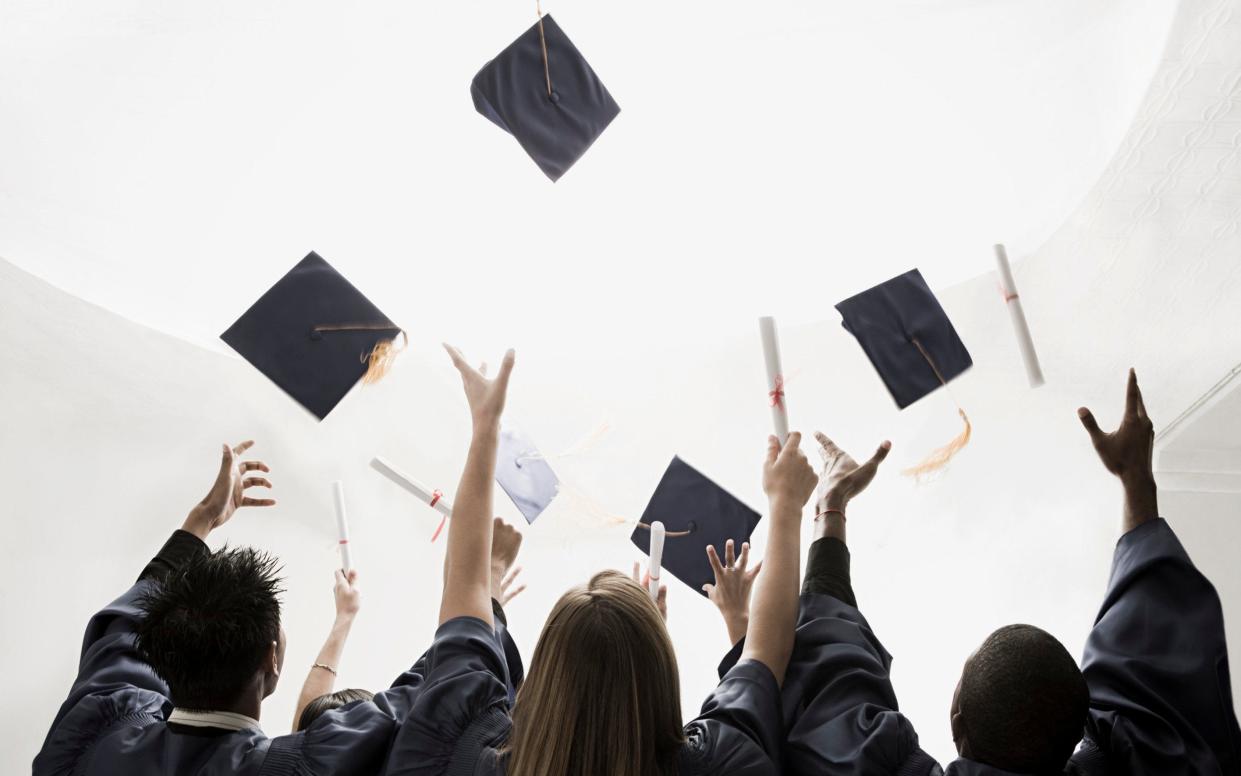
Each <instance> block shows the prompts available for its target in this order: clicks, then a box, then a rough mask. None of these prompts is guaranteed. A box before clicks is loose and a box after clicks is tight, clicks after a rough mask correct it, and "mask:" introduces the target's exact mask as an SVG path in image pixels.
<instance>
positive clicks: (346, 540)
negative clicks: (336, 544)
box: [340, 539, 349, 544]
mask: <svg viewBox="0 0 1241 776" xmlns="http://www.w3.org/2000/svg"><path fill="white" fill-rule="evenodd" d="M340 543H341V544H348V543H349V540H348V539H341V540H340Z"/></svg>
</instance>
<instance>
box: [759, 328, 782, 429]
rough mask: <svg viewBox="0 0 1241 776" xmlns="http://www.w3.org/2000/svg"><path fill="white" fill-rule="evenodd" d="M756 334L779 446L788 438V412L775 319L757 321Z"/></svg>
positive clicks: (772, 420)
mask: <svg viewBox="0 0 1241 776" xmlns="http://www.w3.org/2000/svg"><path fill="white" fill-rule="evenodd" d="M758 333H759V336H761V337H762V339H763V360H764V361H766V362H767V386H768V389H767V390H768V394H767V396H768V399H769V402H768V403H769V404H771V422H772V423H773V424H774V425H775V428H776V436H777V437H778V438H779V439H780V444H784V442H785V440H787V439H788V438H789V410H788V402H787V401H785V396H784V370H783V369H781V368H780V340H779V338H778V337H777V336H776V319H775V318H772V317H770V316H765V317H762V318H759V319H758Z"/></svg>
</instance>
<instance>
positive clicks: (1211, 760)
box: [721, 371, 1241, 776]
mask: <svg viewBox="0 0 1241 776" xmlns="http://www.w3.org/2000/svg"><path fill="white" fill-rule="evenodd" d="M1079 416H1080V417H1081V420H1082V423H1083V425H1085V427H1086V429H1087V431H1088V432H1089V434H1090V438H1091V441H1092V442H1093V444H1094V447H1095V449H1096V450H1097V451H1098V454H1099V457H1100V459H1101V460H1102V461H1103V463H1104V465H1105V466H1106V467H1107V469H1108V470H1109V471H1111V472H1112V473H1113V474H1115V475H1116V476H1117V477H1119V478H1120V480H1121V483H1122V484H1123V485H1124V491H1125V502H1124V503H1125V508H1124V522H1123V534H1122V536H1121V538H1120V541H1119V543H1118V544H1117V548H1116V552H1115V555H1114V557H1113V563H1112V576H1111V580H1110V582H1109V585H1108V590H1107V594H1106V595H1105V597H1104V602H1103V606H1102V608H1101V610H1100V613H1099V616H1098V618H1097V620H1096V622H1095V626H1094V628H1093V630H1092V631H1091V634H1090V636H1089V638H1088V640H1087V642H1086V649H1085V654H1084V657H1083V660H1082V668H1081V669H1080V670H1079V669H1078V667H1077V665H1076V663H1075V662H1074V661H1073V658H1072V656H1071V655H1070V654H1069V652H1068V651H1067V650H1066V649H1065V648H1064V646H1063V645H1061V644H1060V643H1059V642H1058V641H1057V640H1056V639H1055V638H1054V637H1052V636H1051V635H1050V634H1048V633H1046V632H1045V631H1042V630H1041V629H1039V628H1036V627H1034V626H1031V625H1009V626H1005V627H1003V628H1000V629H999V630H997V631H996V632H995V633H993V634H991V635H990V636H989V637H988V638H987V639H986V640H985V641H984V643H983V644H982V646H980V647H979V649H978V650H977V651H976V652H975V653H974V654H973V655H971V656H970V658H969V659H968V660H967V661H966V664H965V667H964V670H963V671H962V675H961V679H960V682H959V684H958V687H957V690H956V692H955V693H954V697H953V699H952V704H951V713H950V724H951V726H952V732H953V739H954V741H955V742H956V745H957V750H958V753H959V755H960V757H959V758H958V759H957V760H955V761H954V762H952V763H950V764H949V766H948V768H947V769H946V770H944V769H941V767H940V766H939V764H937V763H936V762H935V761H934V760H933V759H931V758H930V756H928V755H927V754H926V753H925V752H924V751H922V749H921V748H920V747H919V746H918V738H917V734H916V732H915V731H914V729H913V726H912V725H911V723H910V722H909V720H908V719H906V718H905V717H904V716H903V715H902V714H901V713H900V711H899V706H898V704H897V700H896V694H895V692H894V690H893V688H892V685H891V681H890V677H889V669H890V665H891V659H892V658H891V656H890V655H889V654H888V653H887V651H886V650H884V649H883V647H882V645H881V644H880V642H879V640H878V638H877V637H876V636H875V634H874V633H873V632H872V631H871V629H870V626H869V625H868V624H867V622H866V620H865V618H864V617H863V616H862V615H861V613H860V612H859V611H858V609H857V606H856V599H855V598H854V595H853V591H852V587H851V584H850V582H849V554H848V549H847V548H846V547H845V544H844V540H845V525H846V522H845V519H846V513H847V511H848V505H849V502H850V500H851V499H852V497H854V496H856V495H857V493H859V492H861V490H862V489H863V488H865V486H866V485H867V484H868V483H869V482H870V480H871V478H873V476H874V469H875V467H877V465H878V462H879V461H882V460H883V457H884V456H886V446H885V447H881V448H880V451H879V452H877V453H876V455H875V457H873V458H872V459H871V460H870V461H869V462H868V463H867V464H865V465H863V466H860V467H859V466H858V465H857V464H856V463H855V462H854V461H853V459H852V458H850V457H849V456H848V455H847V454H845V453H844V452H843V451H841V450H840V449H839V448H837V447H836V446H835V445H834V444H832V443H831V440H828V439H827V438H826V437H822V436H820V439H819V441H820V443H821V444H822V445H823V449H824V456H825V459H826V460H827V461H828V463H827V464H826V470H825V472H824V475H823V491H822V492H823V495H822V497H821V498H820V499H819V500H818V502H817V507H816V512H817V514H816V520H815V526H816V536H817V537H821V538H818V539H817V540H816V541H815V543H814V545H812V547H811V559H810V562H809V563H808V564H807V573H806V584H805V586H804V588H803V595H802V603H801V611H800V615H799V620H798V628H797V640H796V647H795V649H794V652H793V657H792V659H791V660H790V662H789V668H788V674H787V678H786V681H785V687H784V703H783V705H784V714H785V721H786V723H787V725H788V734H787V742H786V745H785V772H786V773H789V774H857V773H865V774H899V775H900V776H912V775H914V774H917V775H919V776H921V775H923V774H925V775H926V776H938V775H939V774H941V773H946V774H948V776H1043V775H1044V774H1080V775H1083V776H1105V775H1106V776H1111V775H1112V774H1126V775H1128V774H1158V775H1159V776H1164V775H1165V774H1211V775H1213V776H1214V775H1216V774H1234V773H1239V772H1241V760H1239V759H1238V753H1239V752H1241V732H1238V727H1237V719H1236V715H1235V712H1234V710H1233V702H1232V693H1231V688H1230V685H1229V673H1228V656H1227V649H1226V646H1225V643H1224V629H1223V614H1222V611H1221V608H1220V603H1219V597H1218V596H1217V595H1216V593H1215V589H1214V588H1213V587H1212V586H1211V584H1210V582H1208V581H1207V579H1206V578H1205V577H1203V576H1202V574H1201V573H1200V572H1199V571H1198V570H1197V569H1196V568H1194V566H1193V563H1192V562H1191V561H1190V560H1189V557H1188V556H1187V555H1186V553H1185V550H1184V548H1182V547H1181V545H1180V543H1179V542H1178V541H1177V539H1176V536H1175V535H1174V534H1173V533H1172V529H1171V528H1170V527H1169V525H1168V523H1167V522H1166V521H1165V520H1163V519H1162V518H1160V517H1159V516H1158V514H1159V513H1158V506H1157V498H1156V488H1155V480H1154V474H1153V472H1152V469H1151V459H1152V452H1153V443H1154V431H1153V426H1152V425H1151V422H1150V419H1149V417H1147V415H1146V409H1145V406H1144V405H1143V403H1142V396H1141V392H1140V391H1139V389H1138V385H1137V378H1136V375H1134V374H1133V372H1132V371H1131V372H1130V375H1129V387H1128V394H1127V399H1126V407H1125V416H1124V420H1123V421H1122V423H1121V426H1120V428H1119V429H1118V430H1117V431H1115V432H1112V433H1110V434H1109V433H1104V432H1103V431H1102V430H1100V428H1099V426H1098V424H1097V423H1096V422H1095V420H1094V416H1093V415H1092V414H1091V413H1090V411H1089V410H1087V409H1085V408H1082V409H1081V410H1079ZM740 646H741V645H738V646H737V647H734V650H733V653H730V655H729V657H728V658H726V659H725V661H724V663H722V664H721V671H723V670H727V668H728V667H729V666H730V665H731V661H732V659H733V658H734V657H735V654H736V653H737V651H738V648H739V647H740Z"/></svg>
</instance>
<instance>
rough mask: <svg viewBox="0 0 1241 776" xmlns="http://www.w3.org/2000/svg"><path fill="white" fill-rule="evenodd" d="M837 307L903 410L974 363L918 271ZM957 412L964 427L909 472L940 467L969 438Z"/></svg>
mask: <svg viewBox="0 0 1241 776" xmlns="http://www.w3.org/2000/svg"><path fill="white" fill-rule="evenodd" d="M836 309H837V310H838V311H839V312H840V314H841V316H842V317H843V318H844V321H843V322H842V324H843V326H844V327H845V329H846V330H847V331H848V332H849V333H850V334H852V335H853V336H854V337H857V341H858V343H859V344H860V345H861V346H862V350H863V351H865V352H866V357H867V358H869V359H870V362H871V363H872V364H873V365H874V367H875V370H876V371H877V372H879V376H880V377H881V378H882V379H883V384H884V385H886V386H887V387H888V392H889V393H891V394H892V398H893V399H894V400H896V406H897V407H899V408H900V409H905V408H906V407H908V406H909V405H911V404H913V403H914V402H916V401H917V400H918V399H921V398H922V397H923V396H926V395H927V394H929V393H931V392H932V391H934V390H935V389H937V388H939V387H940V386H947V385H948V382H949V381H950V380H953V379H954V378H956V377H958V376H959V375H961V374H962V373H963V372H965V370H967V369H969V368H970V367H971V366H973V364H974V362H973V360H971V359H970V354H969V351H967V350H966V349H965V345H964V343H962V342H961V338H960V337H958V336H957V332H956V329H954V328H953V327H952V322H951V321H949V320H948V316H947V315H946V314H945V313H944V308H943V307H941V306H940V304H939V300H937V299H936V298H935V295H934V294H932V293H931V289H930V287H929V286H927V284H926V281H925V280H923V278H922V273H921V272H919V271H918V270H916V269H912V270H910V271H909V272H906V273H905V274H903V275H898V276H896V277H894V278H892V279H891V280H889V281H887V282H885V283H880V284H879V285H877V286H875V287H874V288H872V289H869V290H867V291H863V292H862V293H860V294H857V295H856V296H851V297H849V298H848V299H846V300H844V301H843V302H840V303H839V304H837V305H836ZM957 412H959V413H960V415H961V420H962V421H963V422H964V423H965V430H964V431H962V432H961V434H960V435H959V436H958V437H957V438H956V439H954V440H953V441H952V442H950V443H949V444H947V445H945V446H944V447H941V448H940V449H938V450H936V451H934V452H933V453H931V455H930V456H928V457H927V459H926V460H924V461H923V462H922V463H921V464H919V465H918V466H915V467H913V468H911V469H907V470H905V473H906V474H915V475H916V474H925V473H928V472H931V471H934V470H936V469H939V468H941V467H942V466H943V465H944V464H946V463H947V462H948V460H949V459H950V458H952V456H953V455H954V454H955V453H956V452H957V451H958V450H960V449H961V448H962V447H964V446H965V445H966V444H967V443H968V442H969V439H970V433H971V426H970V421H969V418H968V417H967V416H966V414H965V411H964V410H962V409H961V408H960V406H958V407H957Z"/></svg>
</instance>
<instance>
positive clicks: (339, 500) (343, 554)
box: [332, 480, 353, 576]
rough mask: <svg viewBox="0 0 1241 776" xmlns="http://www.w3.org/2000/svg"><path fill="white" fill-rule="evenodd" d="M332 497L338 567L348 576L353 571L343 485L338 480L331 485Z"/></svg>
mask: <svg viewBox="0 0 1241 776" xmlns="http://www.w3.org/2000/svg"><path fill="white" fill-rule="evenodd" d="M332 495H333V496H335V501H336V533H337V535H338V536H339V537H340V567H341V570H342V571H344V572H345V575H346V576H348V575H349V572H350V571H352V570H353V559H352V557H351V556H350V554H349V519H348V518H347V517H345V484H344V483H343V482H341V481H340V480H337V481H336V482H333V483H332Z"/></svg>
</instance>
